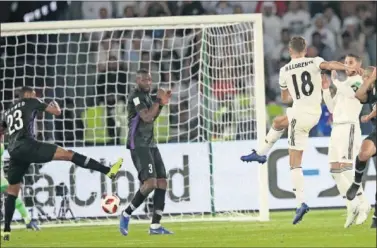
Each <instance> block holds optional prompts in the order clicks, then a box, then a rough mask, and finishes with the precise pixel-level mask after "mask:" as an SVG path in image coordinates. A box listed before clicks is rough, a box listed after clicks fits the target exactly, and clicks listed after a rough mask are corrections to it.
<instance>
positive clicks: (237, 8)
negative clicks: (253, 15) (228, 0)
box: [233, 5, 244, 14]
mask: <svg viewBox="0 0 377 248" xmlns="http://www.w3.org/2000/svg"><path fill="white" fill-rule="evenodd" d="M243 13H244V11H243V8H242V5H234V6H233V14H243Z"/></svg>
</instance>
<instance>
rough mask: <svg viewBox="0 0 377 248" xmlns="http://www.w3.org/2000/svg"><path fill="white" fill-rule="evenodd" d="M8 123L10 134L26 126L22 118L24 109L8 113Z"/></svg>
mask: <svg viewBox="0 0 377 248" xmlns="http://www.w3.org/2000/svg"><path fill="white" fill-rule="evenodd" d="M7 125H8V131H9V135H12V134H13V133H14V132H16V131H18V130H20V129H22V128H23V127H24V122H23V120H22V111H21V110H19V109H18V110H16V111H14V112H13V113H10V114H9V115H7Z"/></svg>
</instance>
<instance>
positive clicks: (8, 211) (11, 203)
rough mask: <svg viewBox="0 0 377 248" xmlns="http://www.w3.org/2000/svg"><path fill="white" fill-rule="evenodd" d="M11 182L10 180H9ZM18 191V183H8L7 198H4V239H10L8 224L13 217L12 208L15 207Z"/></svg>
mask: <svg viewBox="0 0 377 248" xmlns="http://www.w3.org/2000/svg"><path fill="white" fill-rule="evenodd" d="M11 183H12V182H11ZM19 192H20V183H17V184H10V185H9V186H8V188H7V193H8V196H7V199H6V200H5V221H4V233H3V234H2V238H3V240H4V241H9V240H10V232H11V228H10V224H11V222H12V219H13V214H14V210H15V209H16V199H17V196H18V194H19Z"/></svg>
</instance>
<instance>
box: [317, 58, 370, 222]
mask: <svg viewBox="0 0 377 248" xmlns="http://www.w3.org/2000/svg"><path fill="white" fill-rule="evenodd" d="M344 63H345V65H346V66H349V67H355V68H361V58H360V57H359V56H357V55H353V54H349V55H347V56H346V58H345V62H344ZM346 74H347V79H346V80H345V81H343V82H340V81H339V80H338V79H337V74H336V72H335V71H332V73H331V78H332V81H333V84H334V85H335V86H336V88H337V91H336V95H335V96H334V97H332V96H331V93H330V90H329V86H330V83H329V81H328V80H327V78H326V79H324V80H323V82H322V87H323V99H324V100H325V103H326V105H327V108H328V110H329V111H330V113H332V114H333V128H332V131H331V137H330V144H329V152H328V156H329V162H330V168H331V169H330V172H331V175H332V177H333V178H334V180H335V183H336V185H337V188H338V190H339V192H340V195H341V196H342V197H343V198H344V199H346V192H347V189H348V188H349V187H350V185H351V183H352V182H353V175H354V173H353V161H354V159H355V157H356V154H357V152H358V151H359V149H360V144H361V129H360V121H359V116H360V112H361V109H362V104H361V103H360V101H359V100H358V99H357V98H356V97H355V92H356V91H357V90H358V89H359V88H360V87H361V85H362V83H363V78H362V77H361V76H360V75H357V74H356V73H350V72H348V71H347V72H346ZM358 196H359V197H358V199H356V200H355V201H348V200H347V199H346V205H347V212H348V213H347V220H346V222H345V224H344V227H345V228H348V227H349V226H351V225H352V224H353V222H354V221H355V219H356V217H357V219H356V224H357V225H360V224H362V223H364V222H365V220H366V219H367V218H368V213H369V211H370V209H371V207H370V204H369V202H368V200H367V199H366V197H365V196H364V192H363V190H362V188H361V187H360V189H359V193H358Z"/></svg>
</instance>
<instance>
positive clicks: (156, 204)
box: [149, 178, 173, 235]
mask: <svg viewBox="0 0 377 248" xmlns="http://www.w3.org/2000/svg"><path fill="white" fill-rule="evenodd" d="M166 188H167V181H166V178H159V179H157V188H156V189H155V190H154V195H153V208H154V211H153V217H152V224H151V226H150V228H149V234H150V235H163V234H173V232H171V231H169V230H167V229H166V228H164V227H163V226H161V223H160V222H161V218H162V215H163V212H164V208H165V196H166Z"/></svg>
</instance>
